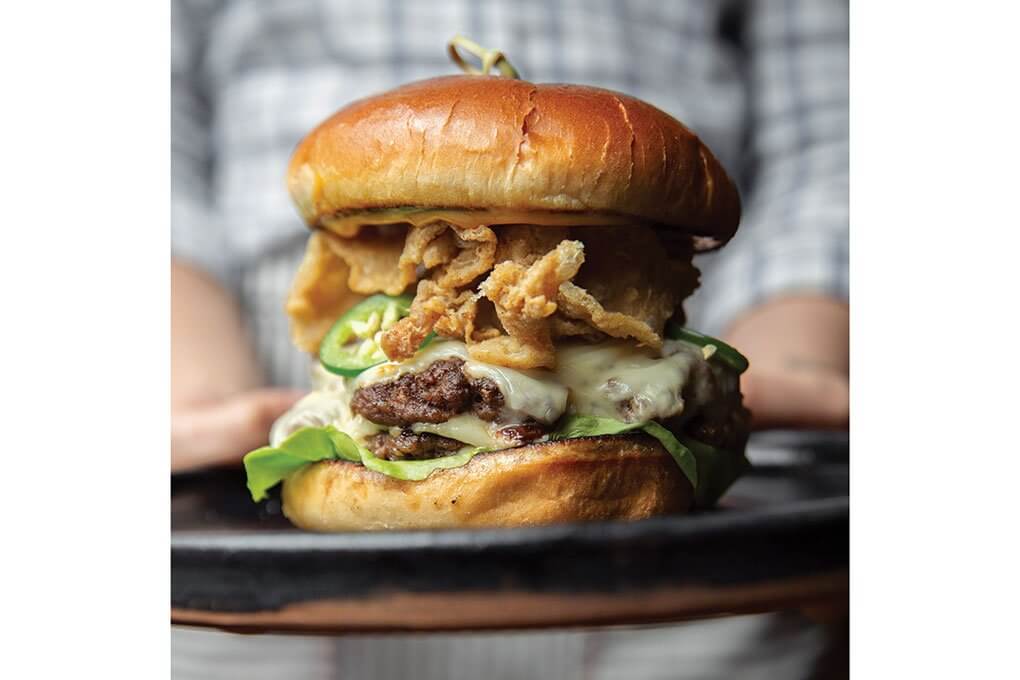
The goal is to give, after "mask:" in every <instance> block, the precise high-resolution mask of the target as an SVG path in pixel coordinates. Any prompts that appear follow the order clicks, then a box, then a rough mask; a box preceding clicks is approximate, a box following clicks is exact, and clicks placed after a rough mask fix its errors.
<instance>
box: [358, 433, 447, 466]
mask: <svg viewBox="0 0 1020 680" xmlns="http://www.w3.org/2000/svg"><path fill="white" fill-rule="evenodd" d="M366 444H367V445H368V448H369V449H370V450H371V451H372V453H374V454H375V455H376V456H378V457H379V458H385V459H386V460H426V459H429V458H439V457H440V456H448V455H450V454H451V453H454V452H456V451H457V450H458V449H460V448H462V447H463V446H464V444H462V443H461V442H459V441H456V440H455V439H448V438H446V437H440V436H439V435H437V434H429V433H427V432H421V433H418V432H412V431H411V430H401V432H400V434H398V435H396V436H394V435H390V434H385V433H383V434H377V435H374V436H372V437H370V438H369V440H368V441H367V442H366Z"/></svg>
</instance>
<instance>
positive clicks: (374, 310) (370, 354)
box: [319, 294, 428, 378]
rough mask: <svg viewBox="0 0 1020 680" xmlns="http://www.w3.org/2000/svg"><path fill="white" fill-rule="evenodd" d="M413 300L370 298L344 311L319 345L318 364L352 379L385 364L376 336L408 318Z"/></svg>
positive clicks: (378, 296) (407, 296) (393, 297)
mask: <svg viewBox="0 0 1020 680" xmlns="http://www.w3.org/2000/svg"><path fill="white" fill-rule="evenodd" d="M413 297H414V296H413V295H397V296H393V295H381V294H380V295H373V296H371V297H368V298H365V299H364V300H362V301H361V302H359V303H358V304H356V305H354V306H353V307H351V308H350V309H349V310H347V311H346V312H345V313H344V315H343V316H341V317H340V318H339V319H337V321H336V323H334V324H333V327H332V328H330V329H329V332H328V333H326V337H325V338H323V340H322V344H321V345H320V346H319V361H321V362H322V365H323V367H325V369H326V370H327V371H329V372H331V373H336V374H337V375H342V376H346V377H348V378H353V377H354V376H356V375H358V374H359V373H362V372H363V371H367V370H368V369H370V368H372V367H373V366H378V365H379V364H381V363H384V362H385V361H387V358H386V354H385V352H383V350H382V347H380V346H379V341H378V333H380V332H382V331H385V330H388V329H389V328H390V327H391V326H392V325H393V324H395V323H396V322H397V321H398V320H400V319H402V318H403V317H405V316H407V315H408V313H409V312H410V309H411V300H412V299H413ZM427 341H428V339H426V342H427Z"/></svg>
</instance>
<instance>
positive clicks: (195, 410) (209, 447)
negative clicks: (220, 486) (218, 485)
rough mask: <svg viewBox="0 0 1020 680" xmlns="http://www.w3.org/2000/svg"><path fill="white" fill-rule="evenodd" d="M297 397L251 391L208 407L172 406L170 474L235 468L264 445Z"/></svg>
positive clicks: (295, 394)
mask: <svg viewBox="0 0 1020 680" xmlns="http://www.w3.org/2000/svg"><path fill="white" fill-rule="evenodd" d="M302 395H303V393H302V392H301V391H299V390H289V389H272V388H266V389H255V390H249V391H246V392H242V393H240V394H236V395H233V396H230V397H226V398H223V399H220V400H217V401H214V402H203V403H197V404H189V405H182V406H174V407H172V412H171V415H170V459H171V465H170V467H171V471H172V472H182V471H186V470H194V469H198V468H203V467H208V466H212V465H223V464H228V463H237V462H239V461H240V460H241V457H242V456H243V455H244V454H245V453H247V452H248V451H251V450H252V449H256V448H258V447H260V446H265V445H266V444H267V443H268V441H269V428H270V427H271V426H272V424H273V422H274V421H275V420H276V419H277V418H278V417H280V416H281V415H282V414H283V413H284V411H286V410H287V409H289V408H290V407H291V405H293V404H294V402H295V401H297V400H298V399H299V398H300V397H301V396H302Z"/></svg>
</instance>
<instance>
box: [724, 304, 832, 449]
mask: <svg viewBox="0 0 1020 680" xmlns="http://www.w3.org/2000/svg"><path fill="white" fill-rule="evenodd" d="M849 317H850V313H849V307H848V306H847V304H846V303H844V302H841V301H838V300H834V299H831V298H825V297H820V296H797V297H785V298H779V299H776V300H772V301H770V302H768V303H766V304H764V305H762V306H760V307H757V308H755V309H754V310H751V311H750V312H748V313H747V314H745V315H743V316H742V317H740V318H739V319H738V320H737V321H736V322H735V323H734V324H733V325H732V327H731V328H730V330H729V332H728V333H727V334H726V341H727V342H729V343H730V344H732V345H733V346H734V347H736V348H737V349H739V350H740V351H741V352H742V353H744V354H745V355H746V356H747V358H748V360H749V361H750V363H751V366H750V368H748V370H747V372H746V373H744V375H743V376H742V377H741V383H740V388H741V391H742V392H743V393H744V404H745V405H746V406H747V408H749V409H750V410H751V425H752V427H753V429H756V430H765V429H778V428H791V429H827V430H845V429H847V428H848V427H849V424H850V381H849V332H850V319H849Z"/></svg>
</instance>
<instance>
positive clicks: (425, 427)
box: [411, 413, 507, 449]
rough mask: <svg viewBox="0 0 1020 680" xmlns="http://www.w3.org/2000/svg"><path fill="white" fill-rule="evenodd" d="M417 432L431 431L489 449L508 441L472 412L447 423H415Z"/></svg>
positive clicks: (453, 418)
mask: <svg viewBox="0 0 1020 680" xmlns="http://www.w3.org/2000/svg"><path fill="white" fill-rule="evenodd" d="M411 429H412V430H413V431H415V432H430V433H432V434H438V435H439V436H440V437H446V438H447V439H456V440H457V441H459V442H464V443H465V444H471V445H472V446H484V447H485V448H489V449H503V448H506V447H507V443H506V442H504V441H502V440H500V439H498V438H497V437H496V436H495V435H494V433H493V429H492V424H491V423H487V422H485V421H484V420H482V419H481V418H479V417H478V416H476V415H473V414H471V413H461V414H460V415H456V416H454V417H452V418H450V419H449V420H447V421H446V422H445V423H415V424H414V425H412V426H411Z"/></svg>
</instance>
